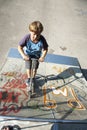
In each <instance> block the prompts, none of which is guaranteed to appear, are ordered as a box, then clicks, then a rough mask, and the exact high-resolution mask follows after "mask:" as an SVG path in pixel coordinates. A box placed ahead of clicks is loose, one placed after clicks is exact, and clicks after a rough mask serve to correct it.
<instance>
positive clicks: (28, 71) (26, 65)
mask: <svg viewBox="0 0 87 130" xmlns="http://www.w3.org/2000/svg"><path fill="white" fill-rule="evenodd" d="M31 65H32V62H31V60H29V61H25V67H26V72H27V78H28V79H27V80H26V85H29V83H30V78H31Z"/></svg>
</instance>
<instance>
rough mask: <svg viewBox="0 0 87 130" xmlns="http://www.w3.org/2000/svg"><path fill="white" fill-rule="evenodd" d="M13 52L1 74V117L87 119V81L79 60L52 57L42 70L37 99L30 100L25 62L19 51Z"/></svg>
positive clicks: (41, 66)
mask: <svg viewBox="0 0 87 130" xmlns="http://www.w3.org/2000/svg"><path fill="white" fill-rule="evenodd" d="M13 49H14V50H15V51H12V50H13ZM12 50H10V51H9V53H8V58H7V60H6V62H5V64H4V66H3V67H2V69H1V71H0V101H1V104H0V115H5V116H13V117H15V118H16V117H25V118H38V119H47V120H48V121H50V120H56V119H58V120H73V121H74V120H87V110H86V109H87V102H86V100H87V82H86V80H85V78H84V77H83V75H82V72H81V70H80V66H79V62H78V60H77V59H76V58H72V57H71V59H70V57H65V60H64V58H63V56H58V55H52V54H51V55H50V54H48V55H47V57H46V60H45V62H44V63H40V67H39V69H38V74H37V76H36V83H35V86H36V96H35V97H33V98H31V99H29V95H28V92H27V87H26V84H25V80H26V78H27V75H26V71H25V63H24V61H23V60H22V58H20V57H19V53H18V52H17V49H16V48H12ZM17 53H18V55H17ZM14 54H15V56H16V57H14ZM61 59H63V61H62V60H61ZM72 59H73V62H72V63H73V64H72V65H70V64H71V63H69V61H72ZM74 60H75V61H74ZM59 61H60V62H59ZM66 61H68V62H66ZM61 63H67V64H61Z"/></svg>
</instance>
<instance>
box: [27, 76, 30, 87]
mask: <svg viewBox="0 0 87 130" xmlns="http://www.w3.org/2000/svg"><path fill="white" fill-rule="evenodd" d="M29 84H30V78H28V79H27V80H26V85H27V86H29Z"/></svg>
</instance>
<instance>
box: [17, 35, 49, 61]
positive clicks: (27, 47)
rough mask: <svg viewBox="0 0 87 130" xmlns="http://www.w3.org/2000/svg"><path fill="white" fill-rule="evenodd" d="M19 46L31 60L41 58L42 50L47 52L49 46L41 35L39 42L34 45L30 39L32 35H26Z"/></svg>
mask: <svg viewBox="0 0 87 130" xmlns="http://www.w3.org/2000/svg"><path fill="white" fill-rule="evenodd" d="M19 45H20V46H22V47H23V48H24V52H25V54H27V55H29V57H31V58H37V59H38V58H40V56H41V53H42V49H43V50H47V48H48V44H47V42H46V39H45V38H44V37H43V36H42V35H41V36H40V38H39V40H38V42H37V43H34V42H32V41H31V39H30V35H29V34H28V35H26V36H25V37H24V38H23V39H22V40H21V41H20V42H19Z"/></svg>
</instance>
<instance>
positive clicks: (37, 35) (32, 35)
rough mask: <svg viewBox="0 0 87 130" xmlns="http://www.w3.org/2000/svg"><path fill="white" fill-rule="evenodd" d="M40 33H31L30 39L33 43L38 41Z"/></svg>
mask: <svg viewBox="0 0 87 130" xmlns="http://www.w3.org/2000/svg"><path fill="white" fill-rule="evenodd" d="M39 37H40V33H36V32H32V31H30V38H31V40H32V41H38V39H39Z"/></svg>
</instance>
